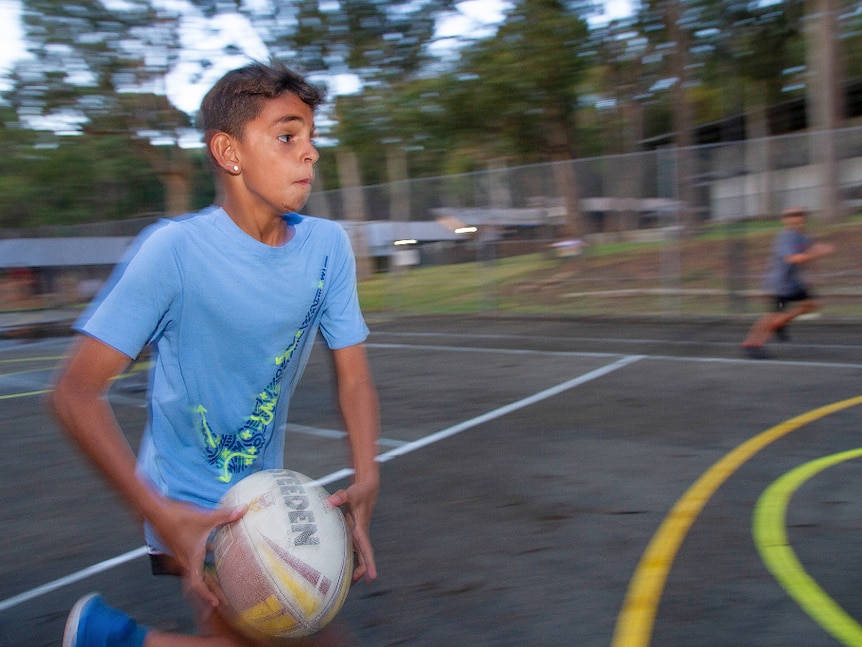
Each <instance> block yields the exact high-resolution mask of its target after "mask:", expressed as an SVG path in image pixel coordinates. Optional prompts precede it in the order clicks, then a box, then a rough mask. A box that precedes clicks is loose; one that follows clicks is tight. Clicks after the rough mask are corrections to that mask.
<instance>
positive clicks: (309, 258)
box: [52, 63, 379, 647]
mask: <svg viewBox="0 0 862 647" xmlns="http://www.w3.org/2000/svg"><path fill="white" fill-rule="evenodd" d="M322 100H323V96H322V94H321V93H320V91H319V90H317V89H316V88H315V87H313V86H311V85H310V84H308V83H307V82H306V81H305V80H304V79H303V78H302V77H300V76H299V75H297V74H295V73H294V72H292V71H290V70H289V69H287V68H286V67H284V66H283V65H281V64H276V63H273V64H272V65H263V64H260V63H253V64H250V65H247V66H245V67H243V68H240V69H238V70H233V71H232V72H229V73H228V74H226V75H225V76H224V77H223V78H222V79H221V80H220V81H218V82H217V83H216V85H215V86H214V87H213V88H212V89H211V90H210V92H209V93H208V94H207V96H206V97H205V98H204V100H203V103H202V105H201V111H200V119H201V126H202V127H203V129H204V132H205V141H206V144H207V147H208V151H209V157H210V161H211V163H212V165H213V169H214V173H215V175H216V180H217V185H218V189H219V200H218V206H213V207H210V208H208V209H205V210H203V211H202V212H200V213H198V214H193V215H192V216H189V217H186V218H183V219H176V220H172V221H168V222H165V223H162V224H161V225H160V226H158V227H156V228H154V229H153V230H152V231H151V232H149V233H148V235H147V236H142V237H141V238H140V239H139V242H138V244H137V250H136V252H135V253H134V255H133V256H131V258H130V260H129V261H128V263H125V264H124V265H122V266H120V267H118V269H117V271H116V272H115V275H114V277H112V280H111V282H110V284H109V285H108V286H107V287H106V289H105V291H104V292H103V294H102V295H100V298H99V299H98V301H97V302H95V303H94V304H93V305H92V306H91V308H90V309H89V310H88V312H86V313H85V314H84V315H83V316H82V317H81V319H80V320H79V321H78V322H77V323H76V325H75V328H76V330H77V331H78V332H79V333H81V334H80V335H78V336H77V338H76V340H75V345H74V350H73V352H72V354H71V356H70V358H69V360H68V362H67V364H66V366H65V367H64V369H63V371H62V374H61V375H60V377H59V380H58V382H57V384H56V389H55V390H54V393H53V397H52V405H53V409H54V412H55V414H56V416H57V417H58V419H59V421H60V423H61V425H62V426H63V428H64V429H65V430H66V431H67V432H68V433H69V434H70V436H71V437H72V438H73V439H74V440H75V441H76V442H77V444H78V445H79V446H80V447H81V449H82V450H83V451H84V453H85V454H86V455H87V457H88V458H89V459H90V460H91V461H92V462H93V463H94V464H95V465H96V466H97V468H99V470H100V471H101V472H102V474H103V475H104V476H105V477H106V478H107V479H108V481H109V482H110V483H111V484H112V485H113V486H114V487H115V488H116V489H117V490H118V492H119V493H120V494H121V495H122V496H123V497H124V498H125V499H126V501H127V502H128V503H129V504H130V505H131V507H132V508H133V510H134V511H135V512H137V513H139V514H140V515H141V516H142V517H143V519H144V531H145V537H146V541H147V545H148V546H149V548H150V552H151V561H152V565H153V571H154V572H155V573H171V574H180V575H182V577H183V583H184V589H185V591H186V592H187V594H188V597H189V598H190V602H191V603H192V604H193V606H194V607H195V609H196V610H197V612H198V620H199V623H200V625H201V629H202V633H203V636H201V637H193V636H178V635H170V634H164V633H161V632H158V631H155V630H149V629H147V628H145V627H141V626H138V625H137V624H136V623H135V622H134V621H132V620H131V619H129V618H128V617H127V616H126V615H125V614H123V613H121V612H119V611H117V610H114V609H111V608H110V607H107V606H106V605H105V604H104V602H103V601H102V599H101V598H100V597H98V596H88V597H86V598H82V599H81V600H80V601H79V602H78V604H76V605H75V607H74V608H73V610H72V613H70V616H69V620H68V621H67V625H66V631H65V635H64V641H63V647H85V646H86V647H89V646H91V645H99V646H102V645H117V646H126V645H129V646H132V645H133V646H135V647H140V646H141V645H146V646H147V647H158V646H160V645H209V644H213V645H225V646H227V645H252V644H255V643H252V642H250V641H249V640H248V639H246V638H243V637H241V636H239V635H237V634H236V633H234V632H233V631H232V630H231V629H230V627H228V625H227V624H226V623H225V622H224V621H223V620H222V618H221V617H220V616H219V614H218V608H217V607H218V599H217V596H216V595H215V594H214V592H213V591H211V590H209V588H208V587H207V586H206V584H205V582H204V577H203V565H204V556H205V552H206V541H207V537H208V535H209V533H210V532H211V531H212V529H213V528H214V527H216V526H218V525H221V524H226V523H231V522H233V521H235V520H237V519H239V518H240V517H241V516H242V514H243V512H244V510H241V509H239V510H237V509H233V510H231V509H228V510H218V509H214V508H215V505H216V503H217V502H218V500H219V498H220V497H221V495H222V494H223V493H224V492H225V491H226V490H227V489H228V488H229V487H230V486H231V485H233V484H234V483H236V482H237V481H238V480H239V479H241V478H243V477H244V476H247V475H248V474H250V473H252V472H254V471H257V470H261V469H270V468H279V467H282V463H283V459H284V440H285V438H284V424H285V420H286V417H287V409H288V406H289V402H290V397H291V394H292V392H293V389H294V387H295V385H296V383H297V381H298V380H299V378H300V376H301V374H302V371H303V368H304V367H305V364H306V362H307V360H308V356H309V353H310V352H311V349H312V344H313V342H314V338H315V336H316V333H317V331H318V330H319V331H320V332H321V333H322V335H323V338H324V339H325V341H326V343H327V345H328V346H329V348H330V349H331V350H332V357H333V363H334V369H335V377H336V382H337V391H338V402H339V405H340V408H341V411H342V415H343V418H344V423H345V425H346V429H347V432H348V438H349V445H350V449H351V455H352V460H353V468H354V481H353V483H352V485H350V487H348V488H347V489H346V490H339V491H337V492H335V493H333V494H332V496H331V497H330V501H331V502H332V503H333V504H334V505H336V506H345V507H346V508H345V512H346V516H347V518H348V522H349V524H350V527H351V531H352V534H353V543H354V550H355V551H356V553H357V557H358V560H357V567H356V571H355V572H354V580H358V579H360V578H361V577H363V576H365V577H368V578H374V577H376V568H375V563H374V554H373V550H372V546H371V542H370V539H369V536H368V528H369V524H370V519H371V515H372V510H373V508H374V504H375V501H376V497H377V492H378V488H379V469H378V464H377V463H376V462H375V456H376V453H377V438H378V426H379V416H378V403H377V395H376V390H375V387H374V384H373V381H372V378H371V373H370V369H369V366H368V360H367V357H366V353H365V346H364V340H365V338H366V336H367V334H368V328H367V327H366V325H365V322H364V320H363V318H362V315H361V313H360V311H359V304H358V298H357V294H356V274H355V262H354V258H353V255H352V252H351V249H350V244H349V241H348V239H347V236H346V235H345V234H344V232H343V230H342V229H341V228H340V227H339V226H338V225H337V224H336V223H333V222H331V221H326V220H320V219H316V218H308V217H305V216H299V215H297V214H296V213H295V212H296V211H297V210H299V209H300V208H302V206H303V205H304V204H305V202H306V200H307V198H308V195H309V192H310V191H311V182H312V178H313V174H314V164H315V162H316V161H317V159H318V153H317V150H316V149H315V148H314V145H313V141H312V137H313V136H314V133H315V131H314V111H315V109H316V108H317V107H318V106H319V105H320V103H321V102H322ZM147 345H151V347H152V348H153V358H154V366H153V370H152V373H151V385H150V386H151V389H150V393H151V395H150V407H149V421H148V425H147V429H146V430H145V433H144V437H143V439H142V441H141V448H140V451H139V452H138V456H137V459H136V457H135V456H134V454H133V452H132V451H131V449H130V448H129V446H128V444H127V443H126V441H125V438H124V436H123V434H122V432H121V430H120V429H119V427H118V425H117V422H116V421H115V419H114V417H113V414H112V411H111V409H110V405H108V404H107V402H106V398H105V395H106V393H107V391H108V389H109V388H110V385H111V382H112V380H113V379H114V378H115V377H116V376H117V375H119V374H120V373H122V372H123V370H124V369H125V367H126V366H127V365H128V364H129V362H130V361H131V360H132V359H133V358H135V357H136V356H137V355H138V354H139V353H140V352H141V351H142V350H143V349H144V347H145V346H147Z"/></svg>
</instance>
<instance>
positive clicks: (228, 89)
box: [198, 61, 325, 140]
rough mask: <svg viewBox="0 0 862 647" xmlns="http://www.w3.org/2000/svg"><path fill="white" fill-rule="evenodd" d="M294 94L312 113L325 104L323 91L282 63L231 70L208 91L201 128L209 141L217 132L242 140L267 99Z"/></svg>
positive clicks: (202, 108)
mask: <svg viewBox="0 0 862 647" xmlns="http://www.w3.org/2000/svg"><path fill="white" fill-rule="evenodd" d="M285 93H291V94H295V95H296V96H297V97H299V98H300V99H301V100H302V101H303V102H304V103H306V104H308V105H309V106H310V107H311V109H312V111H314V110H316V109H317V107H318V106H319V105H320V104H321V103H323V101H324V99H325V95H324V92H323V90H321V89H320V88H318V87H316V86H314V85H312V84H311V83H309V82H308V81H306V80H305V78H304V77H303V76H302V75H300V74H298V73H297V72H294V71H293V70H291V69H290V68H288V67H287V66H286V65H285V64H284V63H281V62H280V61H271V62H270V63H269V65H267V64H265V63H260V62H254V63H250V64H249V65H246V66H244V67H241V68H238V69H235V70H231V71H230V72H228V73H227V74H225V75H224V76H223V77H222V78H221V79H219V80H218V81H217V82H216V84H215V85H214V86H213V87H212V88H211V89H210V91H209V92H207V94H206V96H205V97H204V99H203V101H202V102H201V109H200V112H199V113H198V125H199V126H200V127H201V128H202V129H203V131H204V133H205V136H206V139H207V140H209V138H210V137H211V136H212V134H213V133H214V132H223V133H227V134H228V135H231V136H232V137H236V138H237V139H240V138H242V131H243V128H244V127H245V125H246V124H247V123H248V122H250V121H252V120H253V119H255V118H256V117H257V116H258V115H259V114H260V112H261V110H263V104H264V102H265V101H266V100H267V99H275V98H276V97H280V96H281V95H282V94H285Z"/></svg>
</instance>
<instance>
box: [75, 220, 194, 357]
mask: <svg viewBox="0 0 862 647" xmlns="http://www.w3.org/2000/svg"><path fill="white" fill-rule="evenodd" d="M169 229H170V227H169V226H156V227H154V228H152V229H148V230H146V231H145V232H143V233H142V234H141V235H140V236H139V237H138V238H137V239H136V240H135V242H134V243H133V244H132V246H131V247H130V248H129V251H128V252H127V253H126V255H125V258H124V259H123V261H121V262H120V263H119V264H118V265H117V267H116V268H114V271H113V272H112V274H111V278H110V279H109V281H108V282H107V284H106V285H105V287H104V289H103V290H102V291H101V293H100V294H99V295H98V296H97V298H96V299H95V300H94V301H93V303H91V304H90V306H89V307H88V308H87V310H86V311H85V312H84V314H83V315H82V316H81V317H80V318H79V319H78V321H77V322H76V323H75V325H74V326H73V328H74V329H75V330H77V331H78V332H81V333H83V334H86V335H89V336H91V337H94V338H96V339H98V340H100V341H102V342H104V343H106V344H108V345H109V346H112V347H114V348H116V349H117V350H119V351H120V352H121V353H123V354H125V355H127V356H128V357H130V358H133V359H134V358H135V357H137V356H138V354H140V352H141V350H143V348H144V347H145V346H146V345H147V344H148V343H150V342H152V341H154V340H155V339H156V338H157V337H158V336H159V335H160V334H161V333H162V331H163V330H164V329H165V327H166V326H168V325H170V324H171V322H172V320H173V319H172V316H171V309H172V306H173V304H174V303H175V302H176V300H177V296H178V295H179V293H180V291H179V287H180V280H181V276H180V272H179V268H178V264H177V263H176V257H177V255H176V251H175V249H174V246H173V245H172V244H171V236H170V233H169V231H168V230H169Z"/></svg>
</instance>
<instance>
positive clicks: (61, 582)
mask: <svg viewBox="0 0 862 647" xmlns="http://www.w3.org/2000/svg"><path fill="white" fill-rule="evenodd" d="M146 554H147V547H146V546H141V547H140V548H136V549H135V550H130V551H129V552H128V553H123V554H122V555H118V556H117V557H112V558H111V559H106V560H105V561H104V562H99V563H98V564H93V565H92V566H88V567H87V568H85V569H83V570H80V571H78V572H77V573H72V574H71V575H67V576H66V577H61V578H60V579H58V580H54V581H53V582H48V584H43V585H42V586H37V587H36V588H35V589H30V590H29V591H26V592H25V593H21V594H20V595H15V596H13V597H11V598H7V599H6V600H3V601H2V602H0V611H5V610H6V609H11V608H12V607H14V606H17V605H19V604H21V603H22V602H27V601H28V600H32V599H33V598H37V597H39V596H40V595H45V594H46V593H50V592H51V591H56V590H57V589H59V588H62V587H64V586H67V585H68V584H74V583H75V582H80V581H81V580H84V579H86V578H88V577H90V576H91V575H96V574H98V573H102V572H103V571H107V570H110V569H112V568H114V567H115V566H119V565H120V564H125V563H126V562H130V561H132V560H133V559H137V558H138V557H143V556H144V555H146Z"/></svg>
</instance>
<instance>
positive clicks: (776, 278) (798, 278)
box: [742, 207, 835, 359]
mask: <svg viewBox="0 0 862 647" xmlns="http://www.w3.org/2000/svg"><path fill="white" fill-rule="evenodd" d="M806 216H807V212H806V210H805V209H804V208H802V207H788V208H787V209H785V210H784V211H783V212H782V214H781V220H782V225H783V228H782V230H781V231H780V232H779V233H778V235H777V236H776V237H775V242H774V243H773V247H772V256H771V257H770V259H769V265H768V267H767V271H766V276H765V277H764V289H765V290H766V292H767V294H769V295H770V296H769V301H770V302H771V304H772V311H770V312H767V313H765V314H764V315H763V316H762V317H760V318H759V319H758V320H757V321H755V322H754V325H753V326H752V327H751V330H750V331H749V333H748V336H747V337H746V338H745V341H744V342H743V343H742V348H743V351H744V352H745V353H746V354H747V355H748V356H749V357H751V358H752V359H763V358H765V357H766V356H767V354H766V351H764V350H763V345H764V344H765V343H766V342H767V341H769V339H770V338H771V337H772V336H773V335H775V336H777V337H778V338H779V339H780V340H781V341H787V340H788V339H789V335H788V334H787V325H788V324H789V323H790V322H791V321H792V320H793V319H795V318H796V317H798V316H800V315H803V314H807V313H809V312H813V311H814V310H816V309H817V308H818V307H819V306H820V304H819V303H818V302H817V301H816V300H815V299H814V298H813V295H812V294H811V290H810V288H809V287H807V286H806V284H805V281H804V280H803V278H802V266H803V265H805V264H806V263H810V262H811V261H813V260H815V259H818V258H820V257H821V256H826V255H827V254H831V253H832V252H834V251H835V248H834V246H833V245H830V244H827V243H817V242H814V241H813V240H812V239H811V238H810V237H809V236H807V235H806V234H805V233H804V231H805V219H806Z"/></svg>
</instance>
